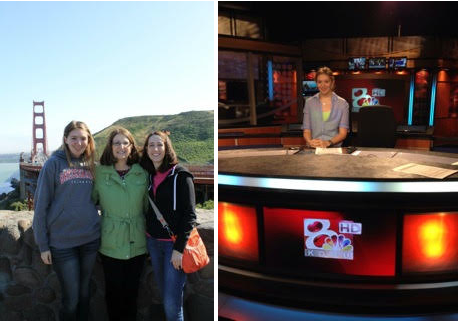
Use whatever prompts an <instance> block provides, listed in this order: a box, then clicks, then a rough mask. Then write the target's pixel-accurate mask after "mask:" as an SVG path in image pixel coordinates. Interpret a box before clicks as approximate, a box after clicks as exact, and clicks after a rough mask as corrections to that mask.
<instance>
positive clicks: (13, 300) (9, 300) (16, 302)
mask: <svg viewBox="0 0 460 321" xmlns="http://www.w3.org/2000/svg"><path fill="white" fill-rule="evenodd" d="M32 299H33V297H32V294H30V293H28V294H24V295H20V296H7V297H5V300H4V303H5V307H6V309H7V310H9V311H17V312H21V311H24V308H26V307H30V306H31V304H32V302H33V301H32Z"/></svg>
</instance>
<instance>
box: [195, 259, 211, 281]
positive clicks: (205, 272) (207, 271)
mask: <svg viewBox="0 0 460 321" xmlns="http://www.w3.org/2000/svg"><path fill="white" fill-rule="evenodd" d="M198 273H199V275H200V278H201V279H213V278H214V257H210V258H209V263H208V265H206V266H205V267H204V268H202V269H201V270H199V271H198Z"/></svg>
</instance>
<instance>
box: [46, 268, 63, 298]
mask: <svg viewBox="0 0 460 321" xmlns="http://www.w3.org/2000/svg"><path fill="white" fill-rule="evenodd" d="M45 284H46V285H48V286H49V287H50V288H52V289H53V290H54V292H55V293H56V294H57V296H58V297H59V296H60V294H61V284H60V283H59V279H58V277H57V275H56V272H52V273H50V275H48V278H47V279H46V282H45Z"/></svg>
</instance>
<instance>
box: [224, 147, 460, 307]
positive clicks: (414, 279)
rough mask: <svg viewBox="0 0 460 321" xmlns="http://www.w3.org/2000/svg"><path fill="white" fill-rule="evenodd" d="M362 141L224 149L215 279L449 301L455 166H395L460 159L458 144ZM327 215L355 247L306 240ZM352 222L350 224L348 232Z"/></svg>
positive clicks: (263, 294) (348, 296)
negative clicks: (322, 150)
mask: <svg viewBox="0 0 460 321" xmlns="http://www.w3.org/2000/svg"><path fill="white" fill-rule="evenodd" d="M358 151H360V153H359V155H351V154H344V155H315V154H314V152H313V151H312V150H304V151H300V152H299V150H297V149H282V148H270V149H242V150H225V151H219V163H218V165H219V174H218V184H219V204H218V208H219V290H220V291H222V292H223V293H231V294H234V295H237V296H241V297H247V298H249V299H251V298H255V297H257V298H263V300H265V301H267V302H277V303H281V304H284V305H290V306H297V307H303V306H307V305H308V306H328V307H330V306H332V310H334V311H337V310H347V311H348V310H350V311H355V310H357V309H359V310H360V311H382V312H387V313H391V312H395V313H397V312H402V313H407V312H411V313H415V312H421V311H425V312H430V313H431V312H435V311H438V312H439V311H448V310H450V311H452V310H455V309H456V306H457V291H458V290H457V260H458V254H457V249H458V246H457V242H458V231H457V224H458V223H457V216H458V214H457V211H458V204H457V200H458V173H454V174H453V175H450V176H448V177H446V178H444V179H434V178H429V177H424V176H420V175H416V174H406V173H402V172H397V171H394V170H393V169H394V168H396V167H398V166H402V165H405V164H408V163H416V164H420V165H428V166H435V167H440V168H445V169H453V170H457V168H458V166H457V165H453V164H454V163H455V162H457V155H456V154H447V153H438V152H426V151H408V150H399V149H375V148H358ZM315 224H316V225H315ZM307 225H308V226H307ZM326 225H327V227H326ZM345 225H346V230H345V229H344V227H343V226H345ZM348 225H349V227H348ZM329 226H330V229H335V231H334V232H331V233H332V234H335V235H340V234H343V235H345V239H346V238H347V237H348V238H349V239H350V240H349V241H348V242H350V241H351V242H352V243H353V249H352V252H353V251H354V252H353V253H351V254H350V253H349V256H346V255H342V254H341V253H339V252H333V251H330V252H328V251H322V250H314V251H313V250H312V251H311V250H309V247H308V245H306V244H307V243H308V241H307V239H308V238H309V236H310V235H313V234H314V233H313V232H315V233H316V231H318V230H322V231H329V230H328V228H329ZM338 226H339V227H338ZM353 228H356V231H359V233H355V234H357V235H353V233H352V234H346V233H347V232H348V231H351V230H352V229H353ZM310 229H311V230H310ZM339 229H342V230H341V231H339ZM361 230H362V233H361ZM310 232H312V233H313V234H312V233H310ZM328 233H329V232H328ZM347 235H348V236H347ZM341 237H343V236H341ZM430 237H434V238H435V239H436V240H434V241H433V240H431V239H430ZM329 241H330V240H329ZM333 241H334V242H335V241H336V240H333ZM314 242H315V244H316V243H317V242H319V243H318V244H320V243H321V242H323V240H321V239H320V238H318V239H315V240H314ZM323 244H324V243H323ZM331 244H332V243H331ZM316 248H317V247H316ZM435 248H436V249H435ZM433 249H435V250H434V252H433ZM430 251H431V252H430ZM436 251H438V252H436ZM324 253H326V255H325V254H324ZM273 289H276V291H274V290H273Z"/></svg>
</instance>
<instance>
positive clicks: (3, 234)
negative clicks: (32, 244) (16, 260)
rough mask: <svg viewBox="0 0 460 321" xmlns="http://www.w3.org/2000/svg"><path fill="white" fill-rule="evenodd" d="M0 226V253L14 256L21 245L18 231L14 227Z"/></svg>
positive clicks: (8, 225)
mask: <svg viewBox="0 0 460 321" xmlns="http://www.w3.org/2000/svg"><path fill="white" fill-rule="evenodd" d="M4 223H6V224H4V225H3V227H2V226H0V253H6V254H10V255H16V254H18V253H19V250H20V249H21V244H20V242H19V237H20V236H21V235H20V234H19V230H18V229H17V228H16V226H14V225H12V224H8V222H4Z"/></svg>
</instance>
